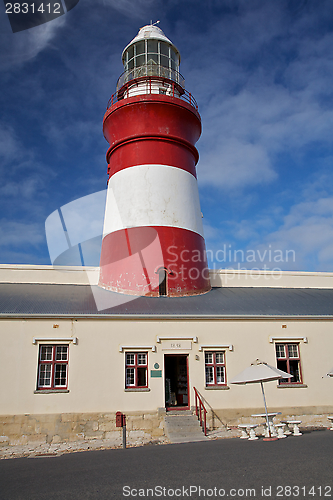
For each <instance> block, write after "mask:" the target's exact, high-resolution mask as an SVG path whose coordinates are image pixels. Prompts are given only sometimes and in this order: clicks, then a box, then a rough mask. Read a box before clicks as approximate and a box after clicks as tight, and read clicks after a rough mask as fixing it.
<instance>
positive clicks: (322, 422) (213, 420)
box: [207, 406, 333, 430]
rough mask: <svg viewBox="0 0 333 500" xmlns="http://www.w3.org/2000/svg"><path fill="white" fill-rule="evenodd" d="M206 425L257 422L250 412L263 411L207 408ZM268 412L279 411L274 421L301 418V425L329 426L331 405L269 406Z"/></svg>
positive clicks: (235, 424)
mask: <svg viewBox="0 0 333 500" xmlns="http://www.w3.org/2000/svg"><path fill="white" fill-rule="evenodd" d="M207 409H208V413H207V427H208V429H209V430H216V429H223V428H230V427H236V426H237V425H239V424H244V423H253V424H258V423H259V422H260V419H259V418H258V417H251V415H252V414H257V413H263V412H264V411H265V409H264V407H262V408H251V409H249V408H239V409H223V410H220V409H219V410H213V409H212V408H207ZM268 411H269V412H270V411H271V412H274V411H276V412H281V414H279V415H277V417H275V419H274V422H278V421H280V420H292V419H294V420H301V421H302V424H301V426H302V427H330V421H329V420H328V418H327V417H328V416H329V415H333V406H307V407H287V408H279V409H278V408H269V409H268Z"/></svg>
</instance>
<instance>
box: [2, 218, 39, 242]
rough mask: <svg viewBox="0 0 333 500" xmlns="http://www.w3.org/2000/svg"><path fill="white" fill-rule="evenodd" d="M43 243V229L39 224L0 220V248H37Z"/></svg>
mask: <svg viewBox="0 0 333 500" xmlns="http://www.w3.org/2000/svg"><path fill="white" fill-rule="evenodd" d="M44 241H45V234H44V228H43V226H41V225H40V224H36V223H30V224H26V223H23V222H17V221H11V220H7V219H1V220H0V247H9V246H12V245H14V246H17V247H21V248H22V247H23V246H24V245H31V246H34V247H36V246H38V245H40V244H41V243H43V242H44Z"/></svg>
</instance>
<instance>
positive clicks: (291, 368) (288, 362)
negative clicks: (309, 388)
mask: <svg viewBox="0 0 333 500" xmlns="http://www.w3.org/2000/svg"><path fill="white" fill-rule="evenodd" d="M275 350H276V362H277V367H278V369H279V370H283V371H284V372H287V373H290V375H292V378H290V379H289V378H281V379H279V385H283V384H301V383H302V373H301V359H300V356H299V344H275Z"/></svg>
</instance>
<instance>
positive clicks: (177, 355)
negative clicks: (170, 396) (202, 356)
mask: <svg viewBox="0 0 333 500" xmlns="http://www.w3.org/2000/svg"><path fill="white" fill-rule="evenodd" d="M166 356H168V357H174V358H176V357H178V358H179V357H185V358H186V381H187V405H186V406H185V405H184V406H167V404H166V401H165V382H166V369H165V357H166ZM163 361H164V406H165V410H166V411H174V410H177V411H183V410H189V409H190V408H191V407H190V377H189V353H177V354H174V353H167V354H166V353H165V354H164V359H163Z"/></svg>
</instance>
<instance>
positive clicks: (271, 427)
mask: <svg viewBox="0 0 333 500" xmlns="http://www.w3.org/2000/svg"><path fill="white" fill-rule="evenodd" d="M267 415H268V424H269V429H268V428H266V432H265V436H266V437H269V431H270V433H271V436H272V437H277V432H276V429H275V427H274V424H273V418H274V417H276V415H281V412H280V411H273V412H270V413H267ZM251 417H261V418H264V419H265V420H266V413H255V414H254V415H251ZM266 427H267V422H266Z"/></svg>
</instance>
